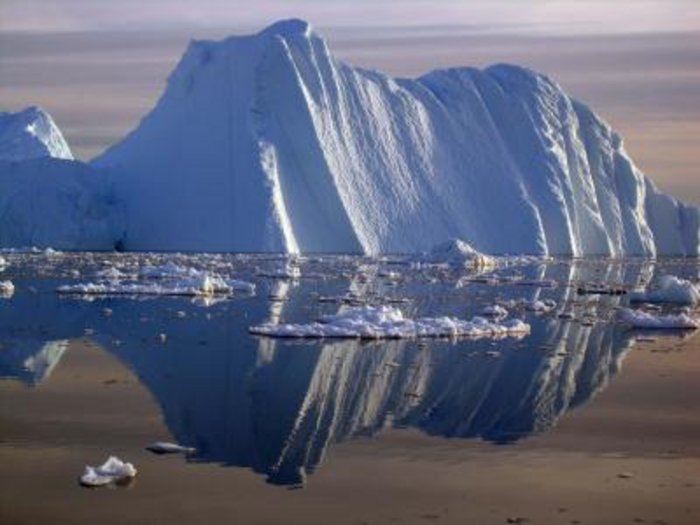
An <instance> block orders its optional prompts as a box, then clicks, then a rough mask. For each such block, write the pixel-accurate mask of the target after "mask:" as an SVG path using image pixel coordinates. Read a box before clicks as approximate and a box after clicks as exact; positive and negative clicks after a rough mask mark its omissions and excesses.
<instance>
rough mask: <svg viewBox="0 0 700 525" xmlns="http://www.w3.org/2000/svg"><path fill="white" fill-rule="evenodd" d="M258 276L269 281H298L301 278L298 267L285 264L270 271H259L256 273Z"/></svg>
mask: <svg viewBox="0 0 700 525" xmlns="http://www.w3.org/2000/svg"><path fill="white" fill-rule="evenodd" d="M258 275H259V276H260V277H269V278H271V279H299V278H300V277H301V270H300V269H299V267H298V266H296V265H294V264H289V263H287V264H285V265H283V266H280V267H277V268H273V269H271V270H261V271H259V272H258Z"/></svg>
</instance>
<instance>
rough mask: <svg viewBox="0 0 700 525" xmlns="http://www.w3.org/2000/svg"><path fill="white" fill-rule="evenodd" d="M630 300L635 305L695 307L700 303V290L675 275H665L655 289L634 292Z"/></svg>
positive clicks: (630, 295)
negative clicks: (661, 304)
mask: <svg viewBox="0 0 700 525" xmlns="http://www.w3.org/2000/svg"><path fill="white" fill-rule="evenodd" d="M629 298H630V301H631V302H634V303H645V302H646V303H673V304H683V305H691V306H695V305H696V304H698V303H699V302H700V290H699V289H698V287H697V286H695V285H694V284H693V283H691V282H690V281H686V280H685V279H681V278H679V277H676V276H675V275H664V276H662V277H660V278H659V281H658V286H657V287H656V288H655V289H652V290H646V291H636V292H632V293H630V294H629Z"/></svg>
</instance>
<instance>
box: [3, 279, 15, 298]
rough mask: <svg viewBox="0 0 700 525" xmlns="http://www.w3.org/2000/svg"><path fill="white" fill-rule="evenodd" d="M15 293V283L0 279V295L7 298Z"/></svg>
mask: <svg viewBox="0 0 700 525" xmlns="http://www.w3.org/2000/svg"><path fill="white" fill-rule="evenodd" d="M14 293H15V285H14V284H13V283H12V281H0V297H3V298H5V299H9V298H10V297H12V296H13V295H14Z"/></svg>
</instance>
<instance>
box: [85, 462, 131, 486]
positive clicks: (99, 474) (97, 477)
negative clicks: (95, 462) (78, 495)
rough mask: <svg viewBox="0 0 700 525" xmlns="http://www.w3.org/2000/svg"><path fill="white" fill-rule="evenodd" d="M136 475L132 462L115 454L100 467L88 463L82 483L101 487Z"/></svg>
mask: <svg viewBox="0 0 700 525" xmlns="http://www.w3.org/2000/svg"><path fill="white" fill-rule="evenodd" d="M135 476H136V469H135V468H134V466H133V465H132V464H131V463H125V462H123V461H122V460H121V459H119V458H117V457H115V456H110V457H109V458H108V459H107V461H105V462H104V463H103V464H102V465H100V466H99V467H92V466H90V465H87V466H86V467H85V472H83V475H82V476H80V483H81V484H82V485H85V486H86V487H101V486H103V485H109V484H110V483H114V482H118V481H123V480H125V479H128V478H133V477H135Z"/></svg>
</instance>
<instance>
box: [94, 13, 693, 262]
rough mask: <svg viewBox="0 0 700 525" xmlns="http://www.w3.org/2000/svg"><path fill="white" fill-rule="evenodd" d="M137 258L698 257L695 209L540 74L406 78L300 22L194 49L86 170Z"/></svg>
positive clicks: (496, 69) (463, 72) (446, 73)
mask: <svg viewBox="0 0 700 525" xmlns="http://www.w3.org/2000/svg"><path fill="white" fill-rule="evenodd" d="M92 165H93V167H96V168H105V167H109V168H111V169H112V170H113V172H114V173H115V195H116V196H117V199H118V201H119V202H120V204H122V205H123V209H124V217H125V221H126V222H125V226H124V235H123V237H120V238H118V239H114V243H115V244H116V243H117V242H118V243H119V244H120V245H121V246H123V247H125V248H126V249H130V250H195V251H235V252H239V251H254V252H259V251H282V252H353V253H372V254H374V253H391V252H405V253H416V252H428V251H429V250H430V249H431V248H432V247H433V246H435V245H439V244H440V243H444V242H447V241H449V240H450V239H460V240H461V241H464V242H465V243H467V244H468V245H469V246H470V247H471V248H473V249H474V250H476V251H477V252H480V253H488V254H504V253H523V254H537V255H544V254H562V255H563V254H569V255H577V256H578V255H592V254H596V255H609V256H624V255H645V256H654V255H657V254H675V255H693V256H694V255H697V254H698V245H699V244H700V242H699V223H700V216H699V211H698V208H696V207H692V206H687V205H684V204H682V203H680V202H678V201H676V200H675V199H673V198H672V197H669V196H666V195H664V194H662V193H660V192H659V190H658V189H657V188H656V186H655V185H654V184H653V183H652V182H651V180H649V179H648V178H646V177H645V176H644V175H643V174H642V173H641V172H640V171H639V170H638V169H637V168H636V167H635V166H634V164H633V163H632V161H631V160H630V158H629V157H628V155H627V154H626V152H625V149H624V147H623V143H622V139H621V138H620V137H619V136H618V135H617V134H616V133H615V132H614V131H613V130H612V129H611V128H610V127H609V126H608V125H607V124H606V123H605V122H603V121H602V120H601V119H600V118H599V117H598V116H596V115H595V114H594V113H593V112H592V111H591V110H590V109H588V108H587V107H586V106H585V105H583V104H581V103H580V102H578V101H575V100H573V99H571V98H570V97H568V96H567V95H566V94H565V93H564V92H563V91H562V89H561V88H560V87H559V86H558V85H557V84H556V83H554V82H553V81H552V80H550V79H548V78H547V77H545V76H543V75H540V74H537V73H535V72H532V71H530V70H527V69H524V68H521V67H516V66H509V65H497V66H492V67H489V68H486V69H483V70H479V69H474V68H455V69H446V70H439V71H434V72H432V73H429V74H427V75H425V76H422V77H419V78H416V79H395V78H391V77H389V76H386V75H384V74H382V73H379V72H375V71H367V70H364V69H360V68H355V67H352V66H350V65H348V64H345V63H343V62H342V61H339V60H337V59H335V58H334V57H333V55H332V54H331V52H330V50H329V48H328V46H327V44H326V42H325V41H324V40H323V39H322V38H321V37H320V36H318V35H317V34H316V33H314V32H313V31H312V29H311V28H310V26H309V24H307V23H306V22H304V21H300V20H288V21H283V22H279V23H276V24H274V25H272V26H270V27H268V28H266V29H264V30H263V31H261V32H259V33H257V34H255V35H250V36H242V37H230V38H227V39H225V40H222V41H220V42H213V41H193V42H192V43H191V44H190V46H189V47H188V49H187V51H186V52H185V54H184V56H183V57H182V59H181V60H180V62H179V64H178V65H177V67H176V68H175V70H174V71H173V72H172V74H171V75H170V77H169V79H168V83H167V86H166V89H165V91H164V93H163V94H162V96H161V98H160V100H159V101H158V103H157V105H156V107H155V108H154V109H153V110H152V111H151V112H150V113H149V114H148V115H146V116H145V118H144V119H143V120H142V121H141V123H140V124H139V126H138V127H137V128H136V129H135V130H134V131H132V132H131V133H130V134H129V135H128V136H127V137H126V138H124V139H123V140H122V141H121V142H119V143H117V144H115V145H114V146H113V147H111V148H109V149H108V150H107V151H106V152H105V153H104V154H103V155H101V156H100V157H98V158H97V159H95V160H94V161H93V162H92Z"/></svg>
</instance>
